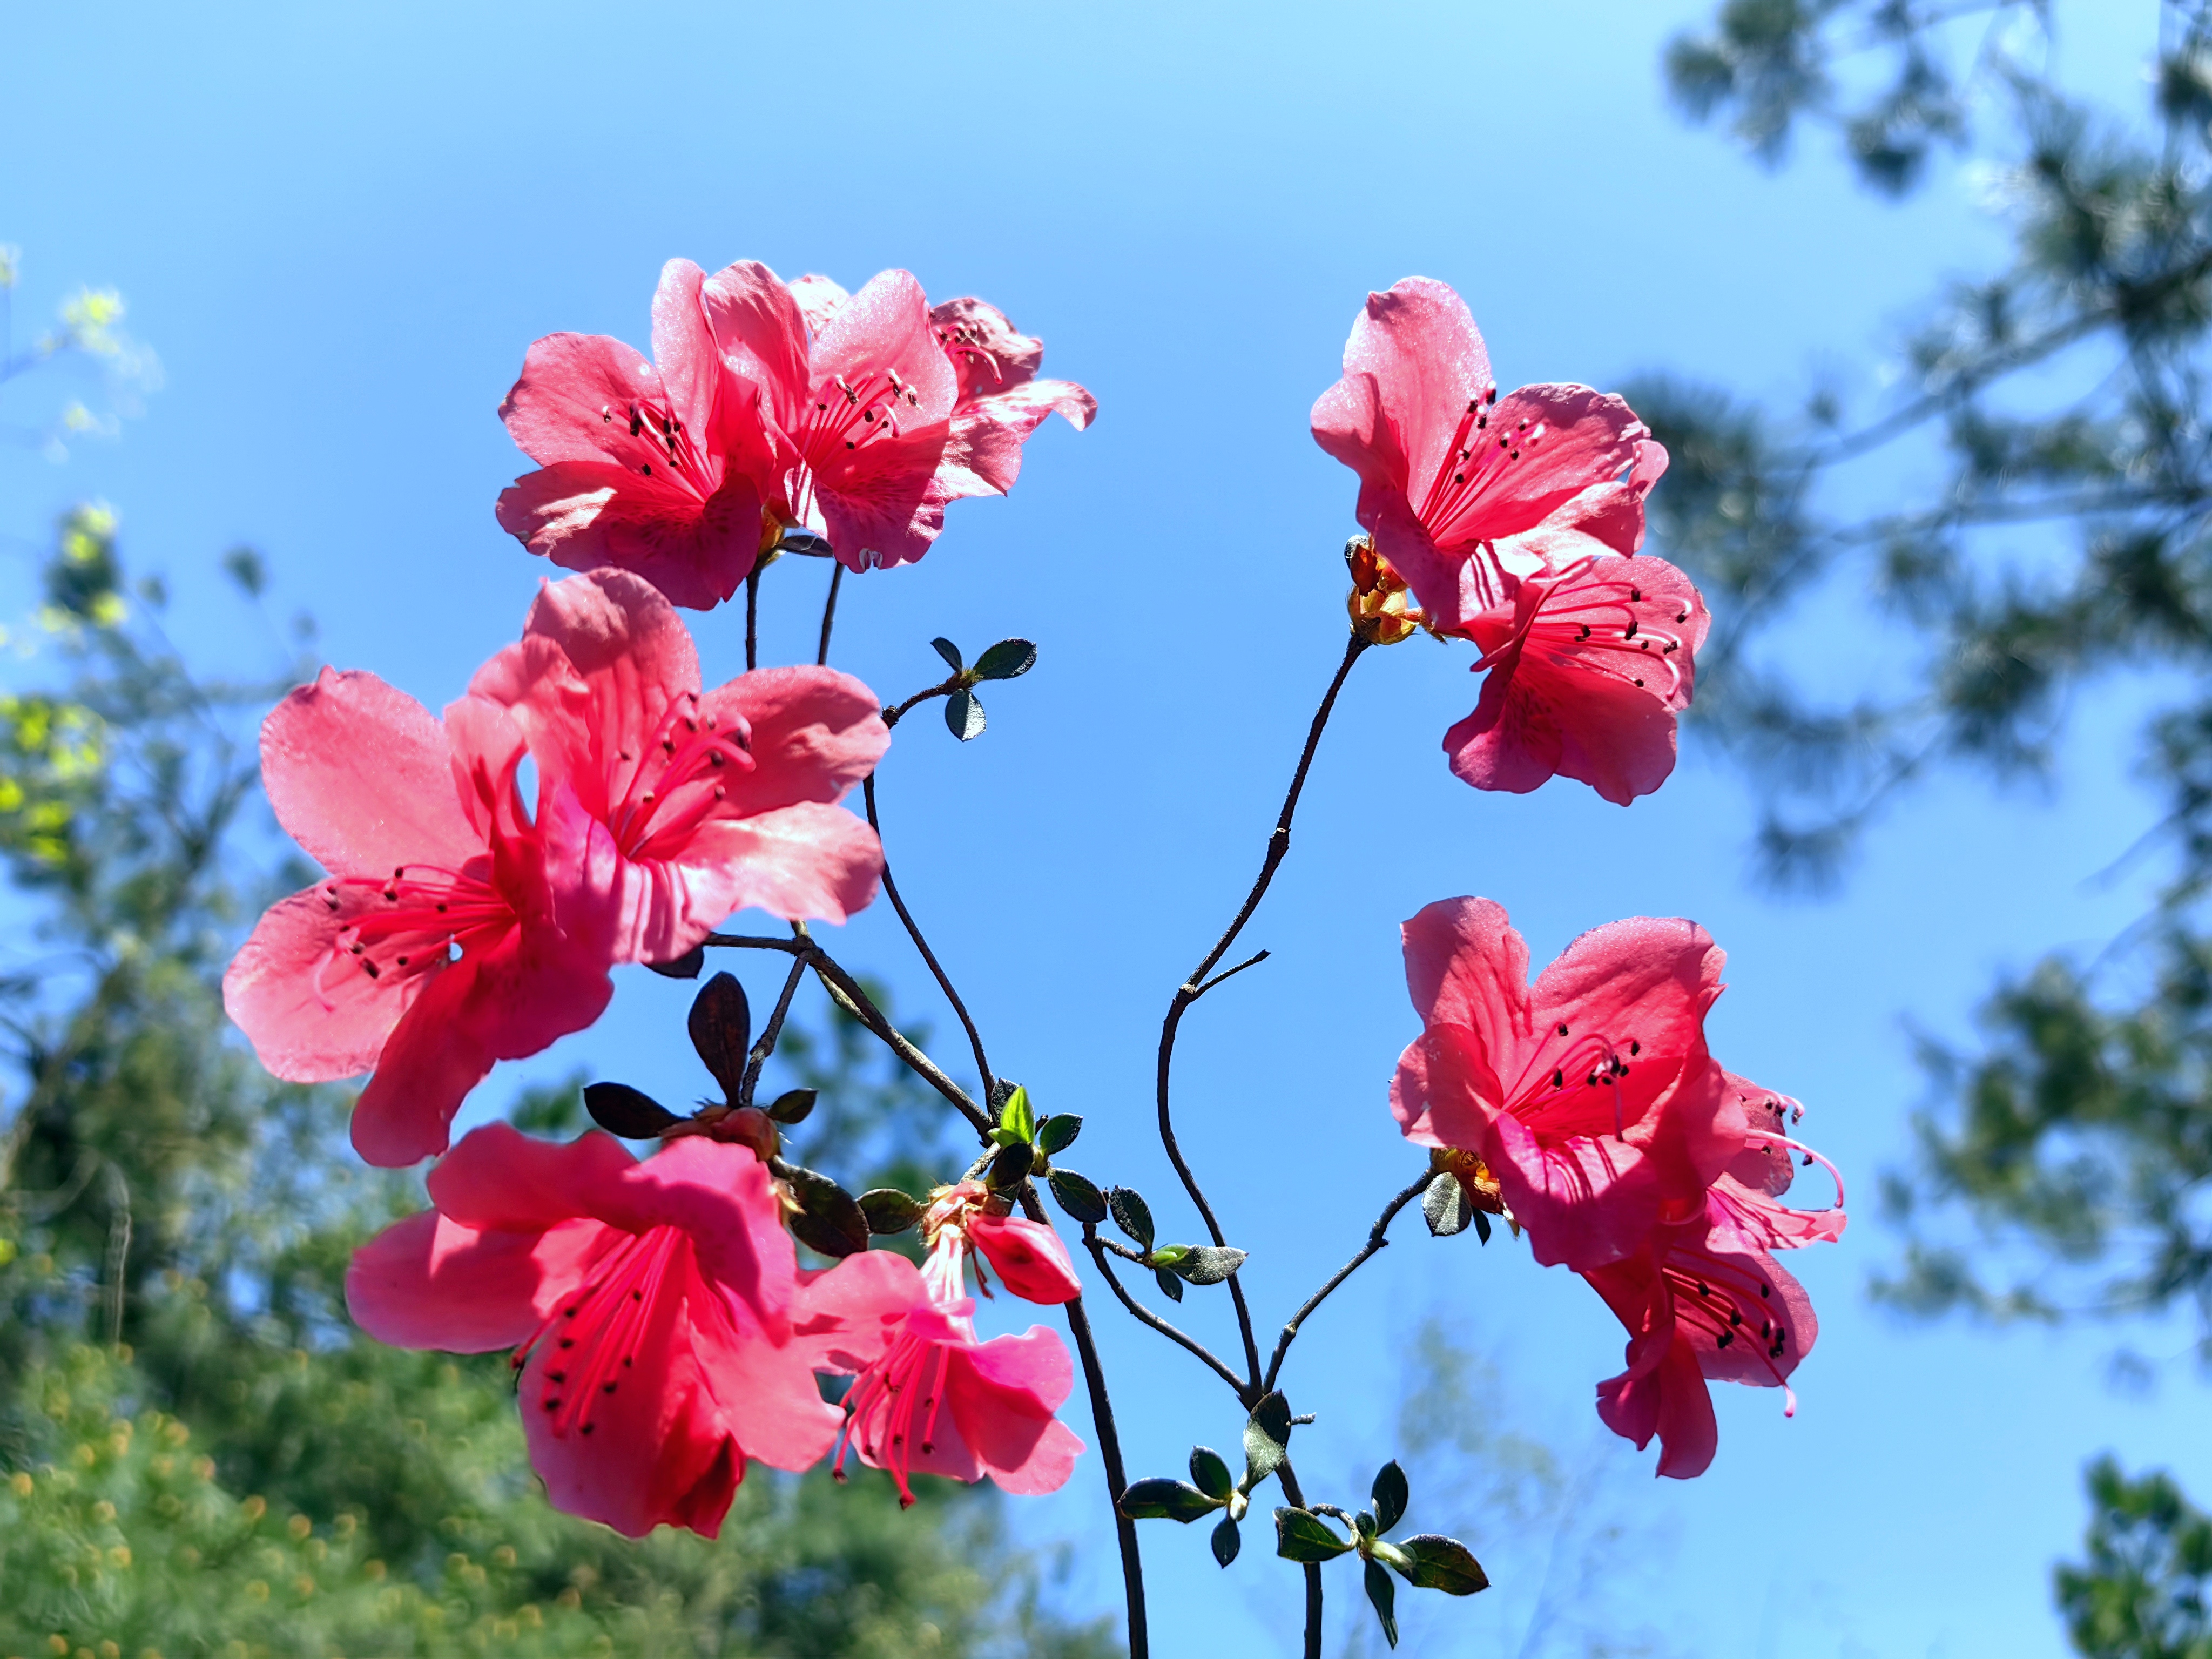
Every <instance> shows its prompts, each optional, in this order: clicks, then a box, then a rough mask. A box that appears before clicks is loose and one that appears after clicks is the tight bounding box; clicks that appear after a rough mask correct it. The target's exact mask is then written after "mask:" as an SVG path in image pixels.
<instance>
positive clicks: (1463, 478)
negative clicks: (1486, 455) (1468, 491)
mask: <svg viewBox="0 0 2212 1659" xmlns="http://www.w3.org/2000/svg"><path fill="white" fill-rule="evenodd" d="M1452 482H1453V483H1466V482H1467V474H1466V473H1464V472H1455V473H1453V474H1452Z"/></svg>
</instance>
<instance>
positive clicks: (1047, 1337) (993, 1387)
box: [947, 1325, 1083, 1496]
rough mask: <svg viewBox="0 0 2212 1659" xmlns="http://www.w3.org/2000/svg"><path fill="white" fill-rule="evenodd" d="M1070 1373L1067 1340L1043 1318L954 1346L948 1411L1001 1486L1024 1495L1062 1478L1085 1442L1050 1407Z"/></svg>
mask: <svg viewBox="0 0 2212 1659" xmlns="http://www.w3.org/2000/svg"><path fill="white" fill-rule="evenodd" d="M1074 1380H1075V1373H1074V1368H1073V1365H1071V1364H1070V1363H1069V1361H1068V1358H1067V1350H1066V1347H1065V1346H1062V1345H1061V1343H1060V1338H1059V1336H1058V1335H1057V1334H1054V1332H1051V1331H1048V1330H1047V1329H1045V1328H1043V1327H1042V1326H1041V1325H1032V1326H1031V1327H1030V1328H1029V1330H1028V1331H1027V1332H1026V1333H1024V1334H1023V1335H1020V1336H1000V1337H994V1338H993V1339H992V1340H990V1341H988V1342H986V1343H983V1344H981V1346H977V1347H973V1348H964V1349H957V1350H955V1351H954V1352H953V1354H952V1360H951V1369H950V1371H949V1373H948V1376H947V1387H948V1388H949V1389H951V1395H952V1401H951V1407H952V1411H951V1414H952V1419H953V1421H954V1422H955V1423H957V1425H959V1429H960V1434H961V1437H962V1438H963V1440H965V1441H966V1442H967V1444H968V1447H969V1450H970V1451H972V1452H973V1453H974V1454H975V1460H976V1462H978V1463H979V1464H980V1465H981V1467H982V1468H983V1469H984V1470H985V1471H986V1472H987V1473H988V1474H989V1475H990V1477H991V1479H992V1480H994V1481H996V1482H997V1483H998V1485H999V1486H1000V1490H1002V1491H1005V1492H1014V1493H1017V1494H1021V1495H1024V1496H1029V1495H1034V1494H1036V1493H1040V1492H1057V1491H1058V1490H1059V1489H1060V1487H1061V1486H1064V1485H1066V1481H1067V1477H1068V1475H1069V1474H1071V1473H1073V1470H1074V1468H1075V1460H1076V1458H1077V1457H1078V1456H1079V1455H1081V1453H1082V1450H1083V1443H1082V1441H1080V1440H1079V1439H1078V1438H1077V1437H1075V1435H1074V1434H1073V1432H1071V1431H1069V1430H1068V1428H1067V1427H1066V1425H1064V1424H1062V1423H1060V1422H1059V1421H1058V1420H1056V1419H1054V1416H1053V1415H1052V1413H1054V1412H1055V1411H1057V1410H1058V1409H1059V1408H1060V1405H1061V1404H1062V1402H1064V1401H1066V1398H1067V1395H1068V1392H1069V1390H1070V1389H1073V1386H1074Z"/></svg>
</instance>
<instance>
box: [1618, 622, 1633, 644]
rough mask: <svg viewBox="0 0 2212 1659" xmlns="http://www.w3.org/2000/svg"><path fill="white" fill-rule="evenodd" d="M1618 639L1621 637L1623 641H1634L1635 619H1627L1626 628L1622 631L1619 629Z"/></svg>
mask: <svg viewBox="0 0 2212 1659" xmlns="http://www.w3.org/2000/svg"><path fill="white" fill-rule="evenodd" d="M1620 637H1621V638H1623V639H1624V640H1632V639H1634V638H1635V637H1636V618H1635V617H1630V618H1629V619H1628V626H1627V627H1626V628H1624V629H1621V631H1620Z"/></svg>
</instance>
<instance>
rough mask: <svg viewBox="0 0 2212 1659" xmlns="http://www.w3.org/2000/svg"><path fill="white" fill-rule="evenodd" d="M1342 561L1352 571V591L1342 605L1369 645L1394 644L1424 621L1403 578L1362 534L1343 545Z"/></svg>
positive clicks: (1353, 630) (1360, 636)
mask: <svg viewBox="0 0 2212 1659" xmlns="http://www.w3.org/2000/svg"><path fill="white" fill-rule="evenodd" d="M1344 562H1345V563H1346V565H1347V566H1348V567H1350V568H1351V571H1352V592H1350V593H1349V594H1347V595H1346V597H1345V601H1344V608H1345V610H1346V611H1347V612H1348V613H1349V614H1350V616H1351V617H1352V633H1353V634H1354V635H1358V637H1359V638H1360V639H1362V640H1364V641H1366V642H1367V643H1368V644H1370V645H1395V644H1397V643H1398V642H1399V641H1401V640H1405V639H1410V638H1411V637H1412V636H1413V631H1414V630H1415V629H1418V628H1419V627H1420V626H1421V625H1422V623H1424V622H1425V620H1426V618H1425V617H1423V616H1422V614H1421V613H1420V612H1419V611H1417V610H1415V609H1414V608H1413V597H1412V594H1411V592H1410V591H1409V590H1408V589H1407V586H1406V579H1405V578H1404V577H1402V576H1401V575H1400V574H1398V573H1397V572H1396V571H1395V570H1394V569H1392V568H1390V562H1389V560H1388V559H1386V558H1384V557H1383V556H1382V555H1381V554H1380V553H1378V552H1376V550H1375V543H1374V541H1373V539H1372V538H1369V537H1366V536H1354V537H1353V538H1352V539H1351V540H1350V541H1348V542H1346V544H1344Z"/></svg>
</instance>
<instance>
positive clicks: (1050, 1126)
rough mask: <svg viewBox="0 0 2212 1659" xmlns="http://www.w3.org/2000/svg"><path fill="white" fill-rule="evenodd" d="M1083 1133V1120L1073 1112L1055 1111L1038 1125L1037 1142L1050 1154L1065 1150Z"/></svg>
mask: <svg viewBox="0 0 2212 1659" xmlns="http://www.w3.org/2000/svg"><path fill="white" fill-rule="evenodd" d="M1081 1133H1083V1120H1082V1119H1081V1118H1080V1117H1079V1116H1077V1115H1075V1114H1074V1113H1073V1112H1055V1113H1054V1114H1053V1115H1051V1116H1050V1117H1048V1118H1047V1119H1045V1121H1043V1122H1042V1123H1040V1124H1038V1125H1037V1132H1036V1144H1037V1145H1038V1146H1042V1147H1043V1148H1044V1149H1045V1151H1046V1152H1047V1153H1048V1154H1051V1153H1057V1152H1066V1150H1067V1149H1068V1148H1069V1147H1070V1146H1073V1145H1075V1137H1076V1136H1078V1135H1079V1134H1081Z"/></svg>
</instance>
